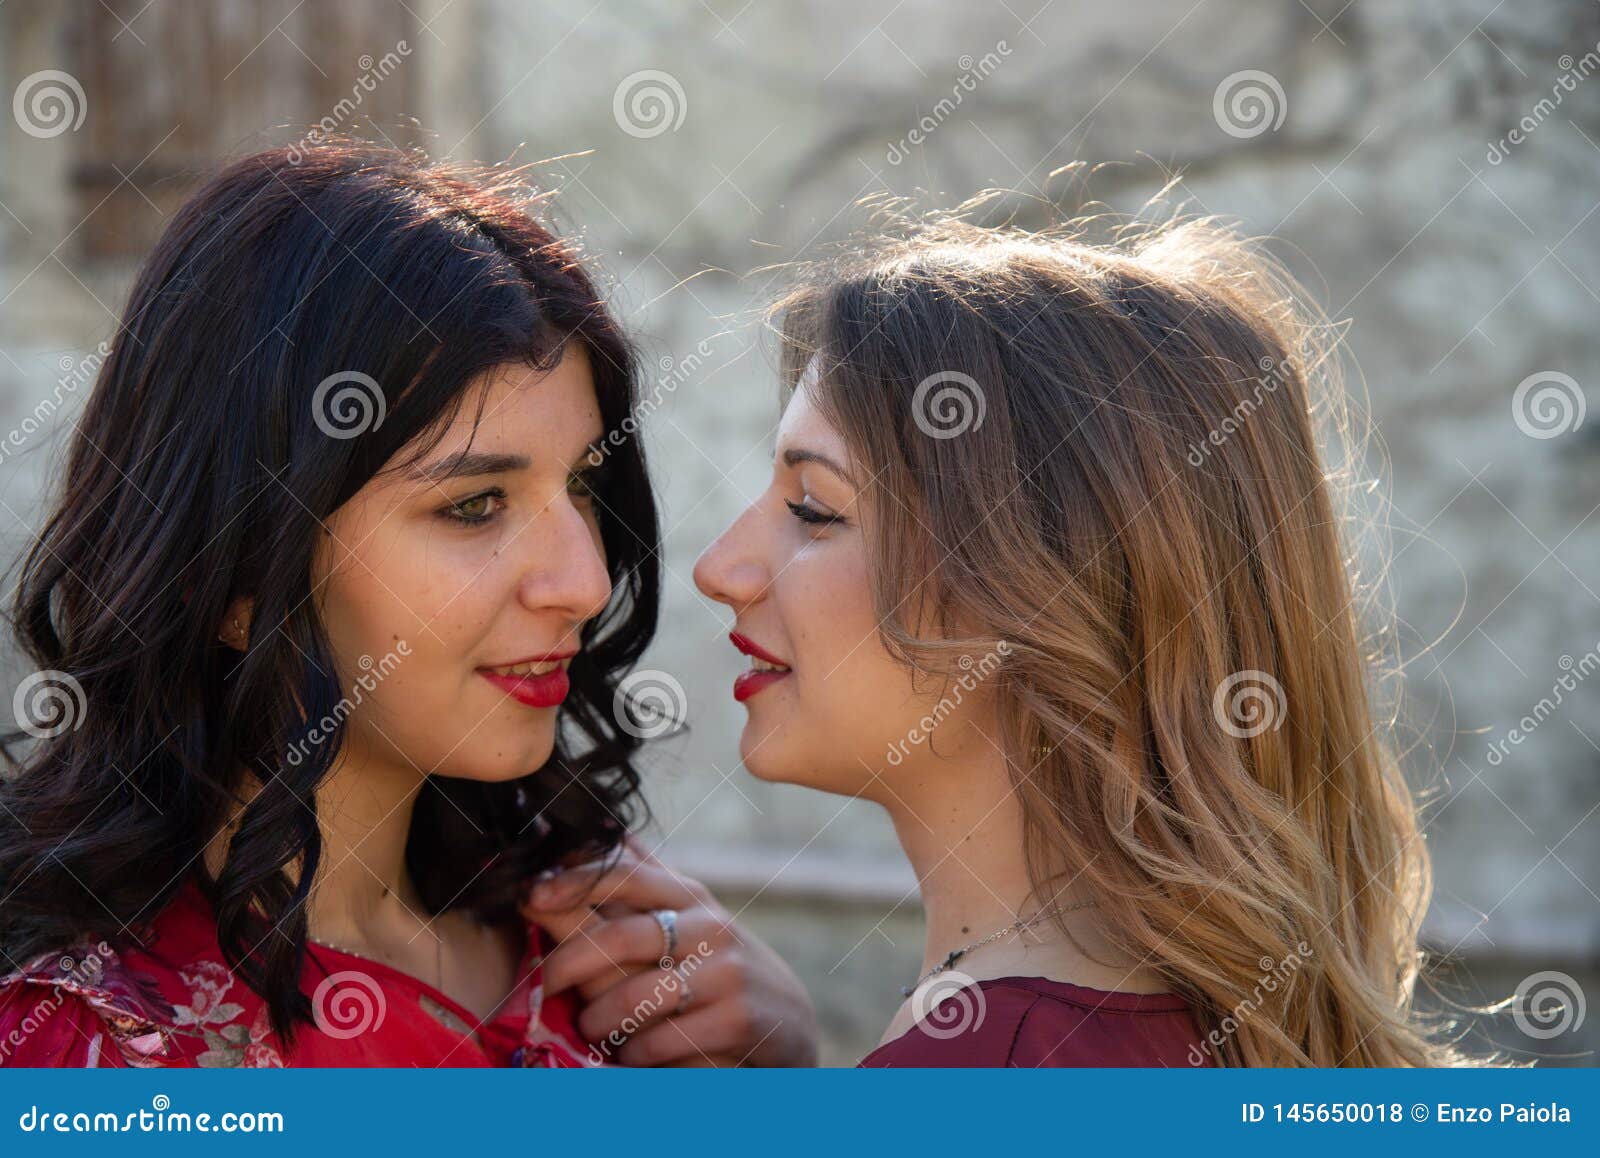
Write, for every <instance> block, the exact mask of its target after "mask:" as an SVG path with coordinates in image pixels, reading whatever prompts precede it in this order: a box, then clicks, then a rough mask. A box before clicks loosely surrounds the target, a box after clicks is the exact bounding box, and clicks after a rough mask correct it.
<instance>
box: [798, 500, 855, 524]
mask: <svg viewBox="0 0 1600 1158" xmlns="http://www.w3.org/2000/svg"><path fill="white" fill-rule="evenodd" d="M783 505H784V506H786V507H788V508H789V513H790V514H791V515H793V516H794V517H795V518H797V519H799V520H800V521H801V522H802V523H809V524H811V525H812V526H821V527H826V526H830V525H831V524H833V523H842V522H844V516H843V515H829V514H824V513H823V512H822V511H819V510H817V509H816V508H815V507H808V506H806V505H805V504H804V503H796V502H791V501H790V500H788V499H784V500H783Z"/></svg>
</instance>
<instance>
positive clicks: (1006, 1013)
mask: <svg viewBox="0 0 1600 1158" xmlns="http://www.w3.org/2000/svg"><path fill="white" fill-rule="evenodd" d="M860 1064H861V1065H863V1066H870V1067H883V1068H892V1067H900V1068H904V1067H912V1066H925V1067H926V1066H939V1067H946V1066H952V1067H960V1066H978V1067H1002V1066H1025V1067H1029V1068H1035V1067H1039V1066H1173V1067H1177V1066H1191V1067H1192V1066H1197V1065H1202V1066H1209V1065H1211V1064H1213V1063H1212V1060H1211V1055H1210V1052H1209V1051H1208V1050H1206V1049H1205V1047H1204V1039H1203V1038H1202V1036H1201V1034H1200V1032H1199V1030H1198V1029H1197V1027H1196V1023H1195V1020H1194V1016H1193V1011H1192V1010H1191V1009H1190V1007H1189V1004H1188V1002H1186V1001H1185V1000H1184V999H1183V998H1182V997H1180V996H1179V995H1178V994H1176V993H1111V992H1108V991H1106V990H1104V989H1086V988H1084V987H1083V986H1081V985H1069V984H1068V983H1066V982H1065V981H1049V980H1046V979H1045V978H1043V977H1001V978H998V979H996V980H992V981H979V982H976V983H975V984H973V985H969V986H967V987H965V988H963V989H958V990H954V991H952V992H951V993H950V994H949V995H947V996H945V997H944V998H943V999H942V1000H941V1001H940V1002H939V1004H938V1005H937V1006H936V1007H935V1008H934V1009H933V1010H932V1011H930V1012H929V1013H928V1014H927V1015H926V1016H925V1017H924V1018H923V1019H922V1020H921V1021H919V1022H918V1023H917V1024H916V1025H913V1026H912V1027H911V1028H910V1029H909V1030H907V1031H906V1032H905V1033H904V1034H902V1035H901V1036H899V1037H897V1038H895V1039H894V1040H893V1041H888V1042H885V1043H884V1044H883V1045H880V1046H879V1047H878V1048H877V1049H875V1050H873V1051H872V1052H871V1053H869V1054H868V1055H867V1056H866V1057H864V1058H862V1059H861V1063H860Z"/></svg>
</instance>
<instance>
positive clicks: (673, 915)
mask: <svg viewBox="0 0 1600 1158" xmlns="http://www.w3.org/2000/svg"><path fill="white" fill-rule="evenodd" d="M650 915H651V916H652V917H654V918H655V919H656V924H658V925H660V926H661V967H662V968H663V969H670V968H672V963H673V961H674V959H675V957H674V955H675V954H676V953H677V951H678V910H677V909H651V910H650Z"/></svg>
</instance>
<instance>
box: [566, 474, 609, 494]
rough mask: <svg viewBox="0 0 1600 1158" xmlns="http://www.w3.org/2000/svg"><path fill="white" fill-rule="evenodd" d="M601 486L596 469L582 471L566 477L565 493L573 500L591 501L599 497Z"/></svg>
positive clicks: (599, 476)
mask: <svg viewBox="0 0 1600 1158" xmlns="http://www.w3.org/2000/svg"><path fill="white" fill-rule="evenodd" d="M601 486H602V479H601V475H600V472H599V470H598V469H593V468H591V469H589V470H582V471H578V472H577V473H575V474H571V475H568V476H567V493H568V494H569V495H571V496H572V497H573V498H575V499H582V500H586V501H593V500H595V499H597V498H599V497H600V489H601Z"/></svg>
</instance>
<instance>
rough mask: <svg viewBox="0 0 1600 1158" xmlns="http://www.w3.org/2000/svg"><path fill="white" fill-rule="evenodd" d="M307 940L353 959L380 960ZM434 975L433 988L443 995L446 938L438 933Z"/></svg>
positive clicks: (319, 938) (329, 942)
mask: <svg viewBox="0 0 1600 1158" xmlns="http://www.w3.org/2000/svg"><path fill="white" fill-rule="evenodd" d="M306 940H308V941H311V942H313V943H315V944H318V945H321V946H323V947H324V948H327V949H337V950H339V952H341V953H348V954H349V955H350V956H352V957H360V958H361V959H363V960H366V961H375V960H378V958H375V957H372V956H371V955H369V954H366V953H357V952H356V951H355V950H354V949H346V948H345V947H344V946H343V945H335V944H334V943H333V942H332V941H324V940H323V939H322V938H321V937H311V936H307V937H306ZM383 963H384V964H386V965H388V964H389V963H388V962H387V961H386V962H383ZM389 967H390V968H391V969H392V968H394V966H393V965H389ZM433 975H434V985H433V987H434V988H435V989H437V990H438V991H439V992H440V993H443V992H444V938H443V937H441V936H439V934H438V933H437V932H435V933H434V934H433Z"/></svg>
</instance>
